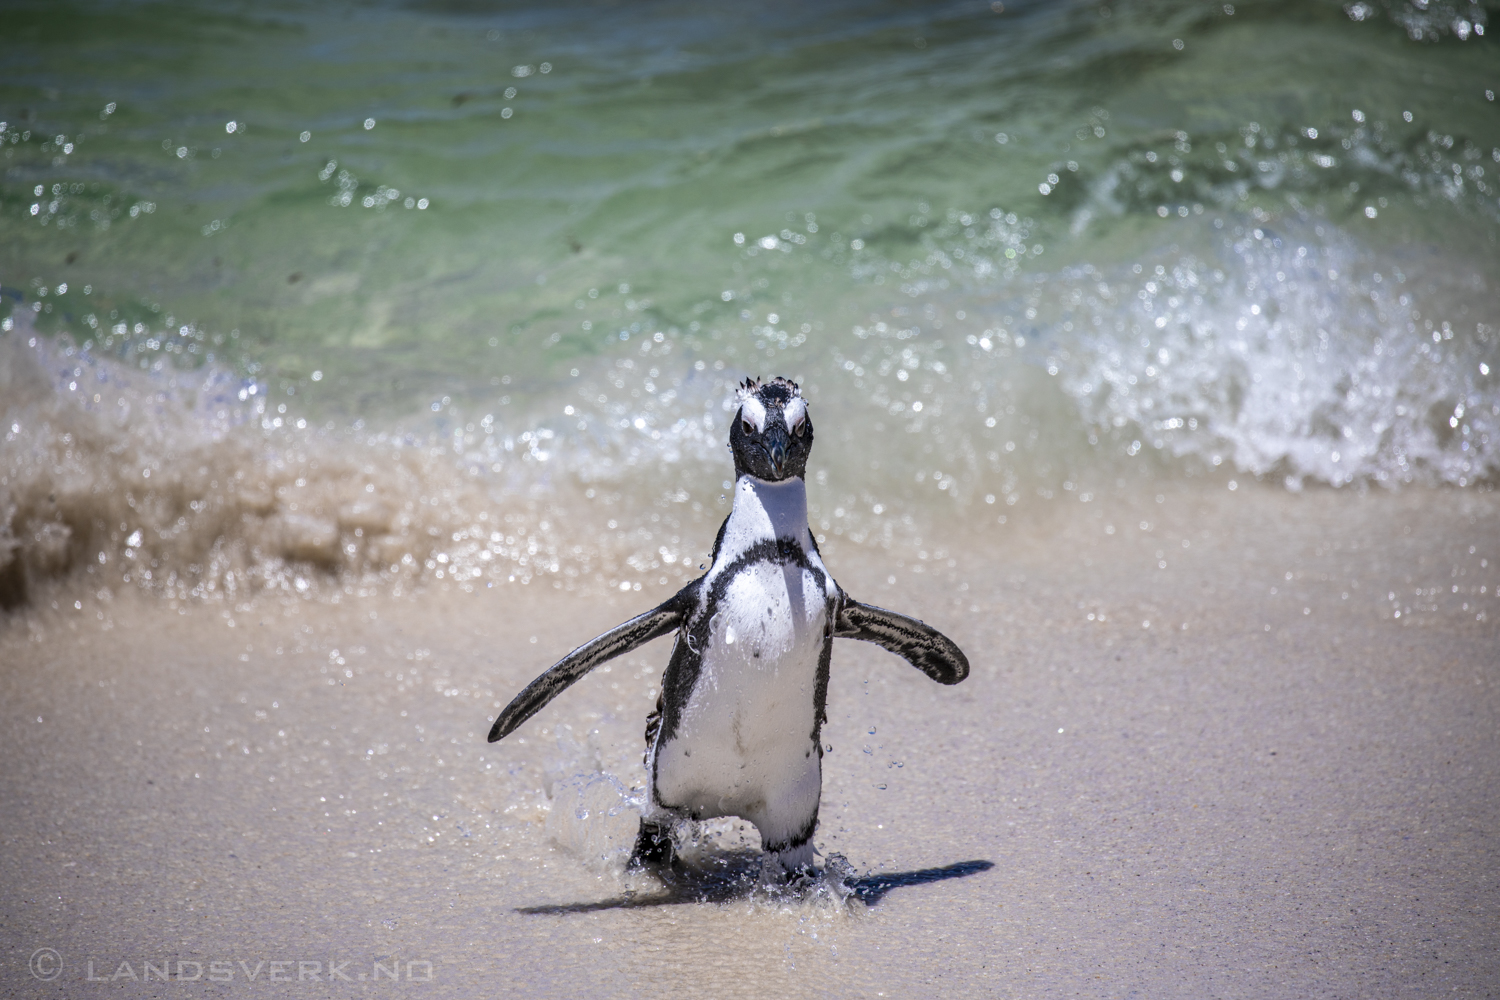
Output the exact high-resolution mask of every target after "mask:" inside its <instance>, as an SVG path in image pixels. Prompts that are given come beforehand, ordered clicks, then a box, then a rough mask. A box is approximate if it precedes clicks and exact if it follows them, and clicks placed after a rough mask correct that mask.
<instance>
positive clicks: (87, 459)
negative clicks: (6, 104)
mask: <svg viewBox="0 0 1500 1000" xmlns="http://www.w3.org/2000/svg"><path fill="white" fill-rule="evenodd" d="M0 398H3V399H4V400H5V408H4V413H3V439H0V606H3V607H15V606H17V605H20V604H22V603H25V602H26V601H27V600H29V599H31V598H32V597H33V596H34V593H35V592H36V591H37V590H38V588H41V587H45V586H47V585H48V583H49V581H53V580H56V579H58V578H61V577H63V576H65V575H68V574H70V573H74V572H88V573H90V574H92V575H94V576H95V577H97V578H99V582H100V583H101V584H108V585H119V584H121V583H123V584H127V585H132V586H137V587H142V588H145V589H148V590H152V591H156V592H159V593H161V594H162V595H163V596H166V597H169V598H177V599H202V600H228V601H234V600H239V599H248V598H250V597H252V596H254V595H255V594H258V593H264V592H275V593H278V594H282V595H289V596H304V597H313V596H318V595H320V594H323V595H325V596H327V597H329V598H330V599H331V600H333V601H337V600H338V595H339V593H340V592H341V591H345V590H349V591H351V592H352V588H355V587H368V586H377V585H384V586H387V587H390V586H394V588H395V591H396V592H397V593H399V592H400V590H401V587H402V586H403V585H411V584H412V583H415V582H418V581H421V580H427V581H435V580H442V581H446V582H448V583H450V584H453V585H458V586H460V587H463V588H467V589H472V588H473V587H474V586H476V585H477V586H483V585H485V584H486V583H489V584H493V583H496V582H521V583H528V582H530V581H532V580H533V579H537V578H539V577H547V578H549V579H551V580H553V581H554V582H555V583H556V584H557V585H558V586H562V585H563V584H564V582H565V581H566V582H567V584H568V585H570V586H571V584H572V581H574V580H576V579H578V578H580V577H584V576H587V575H590V574H596V575H598V576H599V577H600V578H601V579H605V578H607V577H608V575H609V574H610V573H611V572H615V571H616V570H617V567H618V566H619V565H620V564H622V563H623V562H624V560H625V558H627V557H628V555H629V554H630V553H629V552H628V551H613V550H607V549H602V548H600V547H598V546H594V545H582V544H571V545H570V546H569V547H568V548H567V550H566V552H565V551H564V548H563V546H562V543H561V542H560V541H559V540H558V537H557V533H556V531H555V529H554V524H555V522H556V521H557V520H558V519H559V516H560V512H559V511H558V509H557V506H558V503H560V502H561V501H556V502H554V501H546V502H544V501H543V500H542V499H539V498H538V497H537V496H536V495H534V494H525V493H522V492H520V491H517V490H515V489H513V488H510V489H508V488H507V487H506V485H505V476H504V475H503V473H506V472H511V473H513V474H515V475H519V474H520V472H519V469H520V468H521V467H523V466H524V465H525V459H524V457H517V456H513V455H510V456H507V459H506V461H507V462H508V464H509V466H512V467H515V468H507V467H506V466H505V465H502V463H501V460H500V459H498V458H497V459H496V460H495V461H494V462H493V463H492V466H491V467H492V468H496V469H498V470H499V473H500V474H497V475H492V476H490V477H479V476H477V475H471V474H470V470H469V469H468V468H467V467H466V465H465V463H464V462H463V461H462V459H463V458H464V456H463V455H462V454H460V455H459V456H458V458H459V460H457V461H456V460H455V455H454V452H455V451H456V450H457V451H460V452H461V451H462V449H461V448H455V447H454V446H452V445H451V444H450V443H448V442H442V441H433V440H417V439H415V438H413V437H411V436H405V437H403V436H399V435H394V434H362V433H361V432H359V431H358V430H355V429H348V430H344V431H337V432H336V431H334V430H333V429H332V426H331V425H329V426H327V427H323V428H315V427H307V426H306V422H305V421H302V420H294V419H293V417H291V416H287V417H282V416H281V415H279V413H278V412H277V408H276V407H275V406H273V405H271V404H269V403H268V402H267V399H266V392H265V387H264V386H261V385H258V384H256V383H254V382H251V381H246V380H243V379H240V378H237V377H235V376H233V375H231V374H228V373H226V372H224V371H222V370H215V369H212V368H207V369H200V370H199V371H197V372H190V373H183V372H175V373H173V372H163V373H146V372H139V371H135V370H133V369H131V368H129V367H127V366H125V365H121V364H118V363H115V362H113V361H112V360H110V359H102V358H98V357H93V356H90V355H88V354H87V353H86V352H80V351H78V350H76V349H75V348H72V347H67V346H64V345H60V344H59V345H53V344H49V343H48V342H47V341H45V340H43V339H42V338H39V337H36V336H34V335H32V334H31V332H30V331H29V330H27V329H25V328H24V327H23V328H20V329H18V330H17V331H16V333H14V334H12V335H10V336H8V337H4V338H0ZM356 426H358V425H356ZM522 450H523V452H524V450H525V449H524V448H523V449H522Z"/></svg>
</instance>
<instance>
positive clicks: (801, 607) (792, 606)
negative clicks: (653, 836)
mask: <svg viewBox="0 0 1500 1000" xmlns="http://www.w3.org/2000/svg"><path fill="white" fill-rule="evenodd" d="M824 579H826V577H825V578H824ZM830 585H831V583H830ZM829 596H830V595H828V594H827V593H826V592H825V591H824V588H823V585H820V583H819V580H818V576H817V575H816V574H814V573H812V572H809V571H806V570H803V569H801V568H799V567H797V566H780V565H776V564H773V563H760V564H758V565H756V566H754V567H751V568H747V569H746V570H744V571H742V572H741V573H739V574H737V576H736V577H735V579H734V581H733V582H732V583H731V584H730V585H729V587H728V588H727V589H726V590H725V593H724V596H723V599H722V600H721V601H720V603H719V610H718V612H717V613H716V614H715V615H714V617H713V619H712V620H711V622H710V626H709V640H708V643H707V647H706V649H705V650H703V658H702V666H701V668H700V671H699V674H698V680H697V683H696V684H695V685H694V687H693V692H692V694H691V696H690V697H689V699H688V702H687V704H686V706H685V709H684V711H683V714H682V717H681V720H680V722H679V724H678V726H677V729H676V732H675V733H674V734H673V736H672V738H671V739H670V740H666V741H663V743H662V745H661V746H659V747H658V748H657V753H656V762H655V793H656V797H657V801H659V802H661V803H662V804H663V805H666V806H669V807H673V808H679V809H685V810H687V811H688V812H690V813H691V814H692V815H693V816H694V817H695V818H698V819H708V818H711V817H715V816H740V817H742V818H744V819H747V820H749V821H750V822H752V823H754V824H755V825H756V827H757V828H758V829H759V830H760V833H761V838H762V840H763V841H765V842H766V843H777V842H782V841H785V840H786V839H788V838H789V837H791V836H793V835H795V834H796V833H797V832H798V831H799V830H800V829H801V828H802V826H803V825H805V824H806V823H807V822H808V820H809V818H810V817H811V816H812V815H814V814H815V812H816V810H817V807H818V798H819V794H820V789H821V783H822V769H821V759H820V756H819V754H818V752H817V747H816V745H815V743H814V741H813V730H814V729H815V727H816V725H817V720H816V718H815V716H816V712H817V708H816V705H815V689H816V686H817V676H818V664H819V661H820V659H821V657H822V655H823V646H824V644H825V642H827V641H828V640H827V638H826V635H827V624H828V622H827V614H828V603H829Z"/></svg>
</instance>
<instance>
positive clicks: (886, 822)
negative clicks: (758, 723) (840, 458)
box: [0, 486, 1500, 1000]
mask: <svg viewBox="0 0 1500 1000" xmlns="http://www.w3.org/2000/svg"><path fill="white" fill-rule="evenodd" d="M998 513H999V511H998V510H997V511H996V516H998ZM989 520H990V523H989V524H987V525H986V526H984V527H983V528H982V529H981V528H977V527H975V526H974V525H972V524H971V525H968V526H964V527H963V530H962V531H959V530H958V529H957V528H955V530H954V537H953V538H951V539H931V538H929V539H926V540H925V544H913V545H911V546H910V547H909V548H906V549H900V550H893V551H891V552H879V551H872V550H867V549H862V548H859V547H856V546H854V545H852V544H848V543H844V542H842V540H841V539H838V538H830V539H829V540H828V542H827V543H826V544H825V545H824V554H825V557H826V558H827V561H828V563H829V565H830V567H831V568H832V569H833V571H834V572H835V574H836V575H837V577H838V578H839V580H840V582H841V583H842V584H843V585H844V586H845V588H846V589H847V590H849V591H850V592H851V593H853V594H854V595H855V596H857V597H859V598H860V599H862V600H866V601H869V602H871V603H876V604H888V605H889V606H892V607H895V608H897V609H900V610H903V611H907V612H910V613H915V614H918V615H920V616H922V617H924V618H925V619H926V620H927V621H929V622H931V623H933V624H935V625H937V626H938V627H940V628H943V629H944V630H945V631H947V632H948V633H949V634H950V635H952V636H953V637H954V638H955V639H956V640H957V641H958V642H959V643H960V644H961V645H962V646H963V647H964V649H965V650H966V651H967V653H968V654H969V657H970V659H971V661H972V663H973V665H974V671H973V675H972V676H971V677H970V679H969V680H968V681H966V682H965V683H964V684H963V685H961V686H959V687H957V688H942V687H939V686H937V685H935V684H932V683H931V682H930V681H928V680H926V679H925V678H924V677H922V676H921V675H920V674H918V673H917V672H916V671H914V670H912V669H911V668H910V667H908V666H906V665H905V664H904V663H902V662H901V661H899V660H897V659H896V658H894V657H892V656H890V655H889V654H886V653H883V652H882V651H880V650H878V649H876V648H874V647H867V646H864V645H862V644H857V643H841V644H840V645H839V646H838V647H837V649H836V651H835V660H834V673H833V680H832V685H831V691H830V704H829V724H828V726H827V728H826V729H825V742H826V743H828V744H830V745H831V746H832V747H833V750H832V752H831V753H830V754H829V755H828V756H827V757H826V758H825V761H824V767H825V772H824V806H823V814H822V823H821V826H820V829H819V833H818V836H817V838H816V842H817V843H818V845H819V849H820V851H822V852H823V853H824V854H825V855H829V854H832V853H835V852H836V853H837V854H840V855H843V856H844V857H846V858H847V859H848V862H849V863H850V864H851V865H852V866H853V868H854V875H853V876H851V878H850V880H849V885H850V887H851V888H852V890H853V892H854V895H853V897H852V898H851V899H849V900H848V901H847V902H843V903H838V902H836V901H833V900H830V899H828V898H826V897H814V898H806V899H801V900H786V899H776V898H773V897H769V896H767V895H766V894H765V893H763V892H746V891H725V890H723V886H722V884H720V883H717V882H714V881H713V879H712V877H710V876H709V875H702V876H698V877H696V881H695V880H694V879H691V878H690V879H688V880H687V883H686V885H685V886H684V887H679V889H678V890H677V891H675V892H674V891H665V890H661V889H660V888H659V887H657V886H655V885H653V884H652V883H650V882H649V880H643V879H639V878H638V879H634V880H631V881H624V880H622V879H621V878H620V876H619V875H618V874H617V873H616V872H615V871H614V870H613V869H612V868H610V867H609V866H608V865H607V864H604V863H602V862H600V861H599V860H598V859H597V858H589V857H584V856H580V854H579V852H578V851H577V850H576V848H574V849H570V848H567V847H563V846H559V845H558V843H557V840H556V839H555V838H554V837H552V836H549V833H548V829H549V828H548V823H547V820H548V814H549V809H550V800H549V793H557V792H558V789H559V787H560V786H559V784H558V783H559V782H562V781H565V779H568V778H569V777H570V776H572V775H574V774H577V773H589V772H595V771H603V772H608V773H610V774H613V775H617V776H618V777H619V778H620V779H621V780H623V781H624V782H625V783H627V784H638V783H639V782H640V780H641V769H640V761H639V757H640V749H641V731H642V726H643V722H644V718H645V715H646V713H647V711H648V710H649V708H650V705H651V703H652V702H653V700H654V685H655V683H656V681H657V679H658V678H659V676H660V668H661V665H662V663H663V662H664V661H665V659H666V655H667V650H668V640H658V642H657V643H655V644H653V645H652V646H650V647H648V648H646V649H645V650H643V651H641V652H639V653H638V654H636V655H634V656H631V657H627V658H624V659H622V660H620V661H616V663H615V664H614V665H613V667H612V669H611V670H610V672H609V673H604V672H602V671H601V672H599V673H596V674H594V675H592V676H590V677H589V678H587V679H585V680H584V681H583V682H581V683H580V684H579V685H578V686H577V687H575V688H574V689H572V690H570V691H569V692H568V693H566V694H565V695H564V696H563V697H562V698H560V699H559V700H558V701H556V702H555V703H554V704H553V705H552V706H550V707H549V708H548V709H547V710H546V711H544V712H543V713H542V714H541V715H540V716H538V717H537V718H536V719H534V720H533V721H532V722H530V723H528V725H527V726H526V727H525V728H523V729H522V730H521V731H520V733H519V734H518V736H519V738H513V739H512V740H507V741H506V742H504V743H501V744H497V745H493V746H491V745H487V744H486V743H485V742H484V739H483V737H484V733H485V730H486V728H487V720H488V719H489V718H492V717H493V716H494V714H495V711H496V709H497V708H498V707H499V705H501V704H503V703H504V702H505V701H506V700H508V699H509V697H510V696H511V695H512V694H513V693H515V691H517V690H519V688H520V687H521V686H522V685H523V684H524V683H525V682H526V681H528V680H529V679H530V678H531V677H532V676H534V675H535V674H537V673H538V672H540V671H541V670H542V669H544V668H545V667H546V666H547V665H548V664H549V663H551V662H552V660H554V659H555V658H556V657H557V656H559V655H561V654H562V653H563V652H565V651H566V650H567V649H569V648H571V647H572V646H573V645H576V644H577V643H579V642H581V641H583V640H584V639H586V638H588V637H590V636H592V635H594V634H595V633H597V632H599V631H601V630H602V629H604V628H606V627H608V626H610V625H612V624H615V623H616V622H618V621H620V620H623V619H624V618H625V617H627V616H628V615H630V614H633V613H635V612H637V611H639V610H641V609H643V608H645V607H648V606H650V604H651V603H654V600H653V598H656V599H659V597H661V596H665V594H666V593H667V592H668V591H669V590H670V589H671V588H670V587H662V588H661V591H662V592H661V594H660V595H652V594H650V593H639V594H637V593H632V594H629V595H621V594H603V593H598V594H590V593H583V592H575V593H571V594H569V593H562V592H552V591H546V590H541V589H539V588H538V587H536V586H534V585H533V586H530V587H522V586H521V585H519V584H516V585H511V586H503V585H502V586H499V587H496V588H493V589H481V590H478V591H476V592H475V593H472V594H471V593H463V592H461V591H459V590H456V589H448V590H444V589H442V588H441V587H432V588H429V589H428V591H426V592H425V593H422V594H419V595H417V596H415V597H406V598H400V599H394V598H391V597H389V596H365V597H360V596H359V595H358V594H357V593H354V592H351V593H347V594H344V595H342V597H341V600H340V603H338V604H337V605H333V604H330V603H327V602H326V601H325V602H323V603H313V602H311V601H303V600H293V601H288V602H282V601H281V600H269V599H268V600H263V601H261V602H259V603H255V604H253V605H248V606H247V605H240V606H238V607H229V606H225V605H219V604H184V605H182V606H181V607H172V606H170V605H169V603H168V602H166V601H163V600H161V599H159V598H148V597H142V596H138V595H135V594H133V593H130V592H124V593H115V594H113V595H111V596H109V597H108V598H107V599H104V598H101V597H99V596H98V590H97V589H96V584H95V581H93V580H90V579H88V578H87V577H82V578H78V579H76V580H75V581H74V582H72V583H71V584H69V585H68V587H67V588H66V589H63V590H58V591H56V592H50V593H44V594H42V595H41V596H40V599H39V600H38V601H37V602H36V604H34V606H32V607H31V608H28V609H23V610H21V611H17V612H13V613H11V614H10V615H9V616H8V617H6V618H4V619H3V620H0V755H3V759H4V760H5V762H6V767H5V768H4V772H3V775H0V802H3V805H4V808H3V810H0V844H3V849H0V867H3V871H4V877H3V879H0V951H3V955H4V959H3V962H4V964H3V972H0V976H3V982H4V992H6V993H7V994H10V995H18V996H69V997H77V996H94V995H105V994H108V995H112V996H117V995H123V996H198V995H218V994H220V993H235V994H245V995H268V996H351V997H354V996H372V995H390V996H396V995H402V996H421V997H427V996H431V997H437V996H494V995H501V996H507V995H524V996H576V995H596V996H627V995H634V994H639V993H646V992H648V991H649V992H662V993H667V992H670V994H671V995H680V996H709V995H712V996H746V997H762V996H769V995H788V996H861V997H867V996H882V995H883V996H888V997H915V996H931V995H944V996H997V997H1010V996H1015V997H1036V996H1054V995H1056V996H1063V995H1084V996H1094V997H1114V996H1153V997H1183V998H1194V1000H1197V998H1203V997H1238V996H1245V997H1266V996H1332V997H1344V996H1351V997H1352V996H1396V995H1418V996H1438V995H1442V996H1459V997H1465V996H1474V997H1480V996H1490V995H1492V994H1493V993H1495V992H1496V988H1495V985H1494V984H1495V983H1497V982H1500V922H1497V920H1496V917H1495V912H1494V908H1495V906H1496V899H1497V898H1500V897H1497V888H1500V884H1497V883H1500V840H1497V832H1496V831H1497V830H1500V790H1497V785H1496V782H1495V780H1494V775H1495V774H1496V773H1500V736H1497V732H1500V727H1497V722H1500V629H1497V620H1500V601H1497V599H1496V595H1495V587H1496V584H1497V582H1500V571H1497V560H1500V529H1497V525H1500V502H1497V500H1496V498H1495V495H1494V494H1493V493H1474V492H1472V491H1471V492H1457V491H1424V490H1415V489H1413V490H1408V491H1405V492H1403V493H1401V494H1399V495H1389V494H1385V493H1383V492H1382V493H1375V494H1371V495H1368V496H1363V497H1361V496H1357V495H1353V494H1351V493H1349V492H1348V491H1345V492H1334V491H1310V492H1308V493H1305V494H1302V495H1288V494H1285V493H1282V492H1279V491H1269V490H1260V489H1255V488H1241V489H1240V490H1239V491H1238V492H1237V493H1233V494H1231V493H1229V492H1227V491H1226V490H1224V489H1223V488H1222V486H1221V487H1218V488H1216V489H1215V490H1213V491H1207V490H1201V491H1183V492H1177V493H1173V494H1171V495H1163V497H1162V501H1161V502H1160V503H1157V502H1156V501H1155V498H1154V497H1150V496H1148V497H1142V498H1139V499H1138V500H1134V501H1131V500H1126V499H1116V500H1109V501H1099V502H1095V503H1094V504H1089V505H1084V504H1077V503H1074V504H1070V505H1067V506H1066V507H1063V506H1061V505H1060V506H1059V508H1058V509H1057V510H1056V511H1054V512H1053V513H1051V514H1049V515H1048V516H1047V517H1046V518H1044V519H1040V520H1038V519H1032V520H1025V519H1022V518H1020V517H1012V518H1009V519H1008V522H1007V524H1005V525H999V524H996V523H994V518H993V517H991V518H990V519H989ZM1142 522H1144V523H1145V524H1146V525H1147V527H1146V528H1144V529H1142V527H1141V524H1142ZM1106 526H1112V527H1114V529H1115V530H1114V532H1113V533H1112V534H1111V533H1107V532H1106V531H1105V528H1106ZM1184 539H1185V540H1187V542H1188V545H1187V546H1186V547H1184V546H1183V541H1184ZM705 541H706V540H705ZM1471 547H1472V551H1471ZM922 553H925V558H924V557H923V556H922ZM897 562H899V563H900V564H901V565H900V566H897V565H896V563H897ZM1163 564H1165V565H1164V567H1163ZM917 567H920V572H919V571H918V569H917ZM892 577H894V579H895V582H893V583H892V582H888V581H889V580H890V579H891V578H892ZM1454 588H1457V589H1456V590H1455V589H1454ZM1481 588H1484V589H1483V592H1481ZM352 589H353V588H351V590H352ZM1345 595H1347V596H1345ZM1387 595H1392V596H1389V597H1388V596H1387ZM74 601H77V602H78V604H79V607H77V608H75V607H74V606H73V602H74ZM54 602H55V603H56V607H55V608H54V607H53V606H52V605H53V603H54ZM1396 612H1400V616H1399V617H1396V616H1395V613H1396ZM1090 616H1092V618H1091V617H1090ZM231 620H232V622H233V626H232V627H231V625H230V622H231ZM1147 623H1149V625H1148V624H1147ZM1184 626H1185V627H1184ZM533 636H534V637H535V642H534V643H533V642H532V637H533ZM867 751H868V752H867ZM621 820H622V817H618V816H617V817H614V818H613V819H610V818H608V817H603V818H600V817H597V816H595V817H592V818H591V819H590V820H585V821H582V824H581V826H580V827H579V829H581V830H583V832H584V836H585V839H587V838H588V837H594V838H595V840H596V841H598V837H599V836H602V835H603V834H604V833H606V832H608V829H609V828H610V825H611V824H614V825H615V826H618V825H619V823H620V822H621ZM624 820H625V821H626V822H627V823H628V816H627V817H624ZM553 830H554V832H555V831H556V826H555V824H554V827H553ZM729 839H730V840H732V839H733V837H732V835H731V836H730V837H729ZM598 842H602V841H598ZM702 856H704V857H708V858H710V859H712V858H713V857H718V858H719V859H720V860H722V861H726V862H727V863H728V864H729V867H731V868H734V867H735V866H736V865H740V866H741V867H743V865H744V864H746V863H747V862H744V861H743V859H742V857H741V856H740V855H735V854H732V853H731V854H723V853H722V852H721V853H720V854H718V855H715V853H714V850H713V849H706V854H704V855H702ZM695 896H713V897H714V899H715V900H717V901H710V902H699V901H696V900H695V898H694V897H695ZM41 948H51V949H55V952H56V956H55V960H57V961H60V963H61V965H60V972H59V974H58V976H57V977H56V978H55V979H51V980H47V981H43V980H40V979H37V978H35V977H34V976H33V975H32V974H31V972H29V971H28V961H29V960H31V959H32V957H33V956H34V955H35V954H37V950H38V949H41ZM36 962H37V963H38V966H37V967H38V970H39V971H40V972H42V973H43V974H48V973H50V972H51V971H52V970H53V969H54V967H55V966H54V965H53V964H49V963H52V962H54V956H52V955H50V954H47V953H43V954H41V955H39V956H38V957H37V958H36ZM179 963H181V964H179ZM195 963H196V964H195ZM213 963H222V964H219V965H214V964H213ZM242 963H243V964H242ZM273 963H291V964H287V965H275V964H273ZM298 963H316V964H305V965H299V964H298ZM341 963H342V964H341ZM428 963H430V964H428ZM148 966H149V967H148ZM161 968H166V969H167V970H168V973H169V976H170V977H171V981H170V982H168V983H162V982H158V981H155V980H156V978H157V973H156V970H158V969H161ZM331 970H332V972H331ZM195 972H199V973H200V974H201V978H199V979H194V978H192V977H193V976H194V974H195ZM179 973H180V976H179ZM252 973H253V974H254V975H255V978H254V979H251V978H250V976H251V974H252ZM392 974H395V975H396V976H398V977H399V979H398V981H396V982H391V981H390V979H389V978H388V977H389V976H390V975H392ZM361 975H362V976H364V977H365V980H364V982H361V981H360V979H359V977H360V976H361ZM299 976H300V977H301V981H299ZM343 976H347V977H348V980H349V981H347V982H345V981H343V979H341V978H340V977H343ZM132 977H134V978H132ZM314 977H315V978H314ZM377 977H379V978H377ZM330 978H331V979H332V981H331V982H330V981H329V980H330ZM226 979H227V980H228V981H212V980H226ZM101 980H102V981H101Z"/></svg>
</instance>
